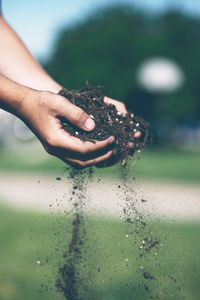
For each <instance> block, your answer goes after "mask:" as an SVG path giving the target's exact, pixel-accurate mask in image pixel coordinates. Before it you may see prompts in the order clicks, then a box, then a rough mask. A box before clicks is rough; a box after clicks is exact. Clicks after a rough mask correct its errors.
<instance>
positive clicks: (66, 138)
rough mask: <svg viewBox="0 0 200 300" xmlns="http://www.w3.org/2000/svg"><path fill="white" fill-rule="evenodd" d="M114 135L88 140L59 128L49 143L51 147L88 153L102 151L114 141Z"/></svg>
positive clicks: (83, 153)
mask: <svg viewBox="0 0 200 300" xmlns="http://www.w3.org/2000/svg"><path fill="white" fill-rule="evenodd" d="M114 140H115V138H114V137H112V136H111V137H109V138H108V139H106V140H104V141H99V142H94V143H92V142H88V141H84V142H83V141H81V140H80V139H78V138H76V137H73V136H71V135H70V134H68V133H67V132H66V131H65V130H64V129H58V130H56V131H55V132H54V133H52V135H51V137H49V139H48V141H47V143H48V145H49V147H50V148H51V149H63V150H67V151H69V152H72V153H76V154H79V155H88V154H90V153H91V152H95V151H100V150H102V149H104V148H106V147H107V146H108V145H110V144H112V143H113V142H114Z"/></svg>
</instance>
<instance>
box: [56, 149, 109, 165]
mask: <svg viewBox="0 0 200 300" xmlns="http://www.w3.org/2000/svg"><path fill="white" fill-rule="evenodd" d="M112 154H113V150H111V151H109V152H108V153H106V154H104V155H102V156H100V157H97V158H95V159H91V160H88V161H81V160H78V159H72V158H66V159H63V158H62V160H63V161H65V162H67V163H70V164H71V165H74V166H79V167H81V168H86V167H88V166H91V165H95V164H99V163H101V162H103V161H105V160H107V159H109V158H110V157H111V156H112Z"/></svg>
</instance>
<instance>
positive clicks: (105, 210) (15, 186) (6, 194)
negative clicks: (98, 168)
mask: <svg viewBox="0 0 200 300" xmlns="http://www.w3.org/2000/svg"><path fill="white" fill-rule="evenodd" d="M61 179H62V180H56V178H55V177H53V176H44V175H41V174H38V175H37V174H33V175H27V174H17V173H16V174H13V173H12V174H10V173H7V174H5V173H4V174H0V202H1V203H2V204H7V205H10V206H12V207H16V208H19V209H23V210H35V211H51V210H57V209H60V210H61V211H62V210H63V209H65V210H66V211H70V209H71V204H70V202H69V201H68V198H69V194H70V188H71V186H70V183H69V182H68V179H67V176H63V177H62V178H61ZM116 184H117V181H113V180H110V181H106V180H104V179H102V180H101V181H100V182H98V181H97V180H95V179H94V181H93V182H92V183H91V184H89V185H88V192H87V193H88V196H89V202H88V205H87V207H86V208H85V209H86V211H87V212H88V213H92V214H93V215H95V214H98V215H109V216H116V217H120V215H121V211H122V208H123V204H124V203H122V202H121V199H119V198H118V197H117V196H116V194H115V193H114V192H113V191H114V190H116ZM133 184H134V185H135V197H137V199H138V201H139V202H141V203H140V204H139V205H140V206H141V209H143V210H144V212H147V213H148V215H149V216H152V217H166V218H170V219H176V220H181V219H189V220H200V186H199V185H197V184H188V183H173V182H168V183H164V182H161V181H143V180H142V181H141V182H138V181H134V182H133ZM58 203H59V206H58Z"/></svg>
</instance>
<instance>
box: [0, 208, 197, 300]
mask: <svg viewBox="0 0 200 300" xmlns="http://www.w3.org/2000/svg"><path fill="white" fill-rule="evenodd" d="M86 226H87V229H88V237H89V238H90V243H89V242H87V252H86V255H87V258H88V268H89V269H90V271H91V275H92V277H91V278H92V280H91V281H90V282H89V286H90V289H92V291H93V292H92V295H91V294H89V295H88V296H87V297H86V298H85V299H87V300H90V299H91V300H92V299H97V300H112V299H113V300H132V299H137V300H148V299H150V295H153V296H155V295H156V294H159V295H160V298H159V299H161V300H169V299H173V300H198V299H199V295H200V285H199V278H200V256H199V253H200V235H199V230H200V224H198V223H196V224H195V223H194V224H190V223H178V224H175V223H169V224H168V223H162V222H159V223H156V222H153V221H148V226H147V228H148V229H147V231H149V230H150V231H153V233H154V234H155V235H156V236H157V237H159V239H160V240H161V242H162V244H163V246H162V247H161V246H159V248H158V249H157V250H154V251H153V252H152V253H151V254H149V255H147V257H146V258H145V259H144V258H143V259H139V250H138V246H139V244H140V240H141V239H142V238H143V237H144V234H145V233H144V232H141V235H140V237H139V238H137V237H136V236H135V234H131V233H130V232H132V233H133V232H134V230H135V227H134V225H132V224H129V225H127V224H124V223H123V222H122V221H118V220H112V219H106V218H105V219H103V218H89V219H88V220H87V222H86ZM55 232H57V234H56V235H55ZM127 233H129V237H128V238H126V234H127ZM69 238H70V218H69V217H65V218H63V217H61V216H60V217H59V216H53V215H52V216H47V215H42V214H41V215H40V214H34V213H23V212H19V211H14V210H11V209H8V208H5V207H1V210H0V249H1V251H0V252H1V255H0V266H1V267H0V299H1V300H27V299H29V300H35V299H38V300H62V299H63V297H62V295H60V294H59V293H57V292H56V291H55V289H54V288H53V289H52V290H51V289H47V290H46V289H45V288H42V292H40V291H39V290H41V285H42V284H44V286H46V285H47V286H49V287H53V286H54V282H55V277H56V276H55V274H56V272H57V267H58V263H59V261H60V259H61V256H62V252H63V248H62V247H63V246H64V245H65V244H64V243H63V242H66V241H67V240H69ZM58 242H60V247H59V248H58V250H56V249H55V248H56V245H57V244H58ZM156 252H157V255H155V254H156ZM127 258H128V262H126V261H125V260H126V259H127ZM37 260H40V261H41V263H42V265H38V264H37ZM139 265H143V266H145V270H146V271H150V272H151V273H152V274H153V275H154V276H155V278H156V280H152V281H150V282H149V281H148V280H145V279H144V278H143V276H142V272H141V270H140V269H139ZM99 271H100V272H99ZM173 277H176V282H175V281H174V279H173ZM138 282H145V283H147V284H148V285H149V287H150V290H151V293H147V292H144V291H143V290H142V289H141V290H140V289H138V288H137V285H138ZM179 289H180V291H179ZM154 299H155V298H154Z"/></svg>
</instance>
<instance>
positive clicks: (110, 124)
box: [59, 85, 149, 161]
mask: <svg viewBox="0 0 200 300" xmlns="http://www.w3.org/2000/svg"><path fill="white" fill-rule="evenodd" d="M59 95H61V96H64V97H66V98H67V99H68V100H69V101H71V102H72V103H73V104H75V105H76V106H78V107H80V108H82V109H83V110H84V111H85V112H86V113H87V114H88V115H89V116H90V117H91V118H92V119H93V120H94V121H95V123H96V127H95V129H94V130H93V131H91V132H86V131H83V130H81V129H79V128H77V127H76V126H74V125H73V124H71V123H70V122H69V121H68V120H66V119H63V118H62V119H61V121H62V125H63V128H64V129H65V130H66V131H67V132H69V133H70V134H71V135H73V136H75V137H77V138H80V139H81V140H83V141H91V142H95V141H102V140H105V139H107V138H108V137H110V136H114V137H115V145H114V147H115V161H121V160H123V159H125V158H127V157H128V156H129V155H131V154H133V153H134V151H135V150H140V149H141V148H143V147H144V146H145V144H146V143H147V141H148V126H149V125H148V123H147V122H146V121H144V120H143V119H142V118H139V117H137V116H135V115H134V114H133V113H131V112H128V113H127V114H126V115H123V114H122V113H121V112H120V111H117V109H116V107H115V106H114V105H113V104H107V103H105V102H104V94H103V92H102V91H101V90H100V89H99V88H95V87H92V86H89V85H87V86H85V87H83V88H81V89H80V90H78V91H69V90H67V89H62V90H61V91H60V92H59ZM136 131H140V132H141V137H140V138H139V139H135V138H134V134H135V132H136Z"/></svg>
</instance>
